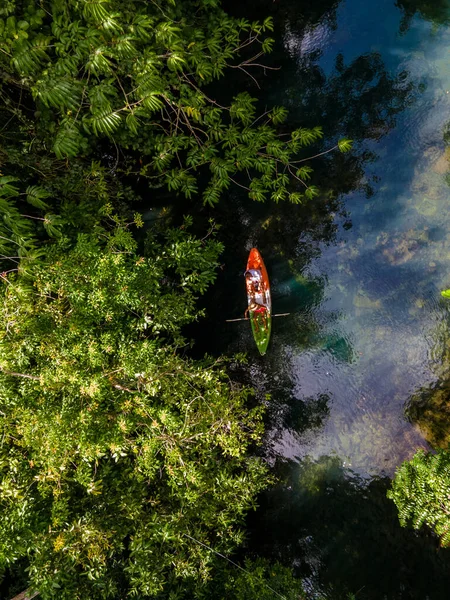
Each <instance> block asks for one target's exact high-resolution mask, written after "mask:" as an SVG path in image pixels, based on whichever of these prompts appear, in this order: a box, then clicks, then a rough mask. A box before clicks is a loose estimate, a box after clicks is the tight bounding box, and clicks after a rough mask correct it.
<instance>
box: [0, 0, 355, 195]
mask: <svg viewBox="0 0 450 600" xmlns="http://www.w3.org/2000/svg"><path fill="white" fill-rule="evenodd" d="M11 6H12V7H13V8H11V9H9V10H8V15H9V16H7V17H6V18H3V19H1V18H0V50H1V52H0V66H1V67H2V71H3V77H4V78H5V80H7V81H8V86H9V87H10V88H12V89H17V92H19V91H20V94H21V97H22V98H24V99H25V101H26V102H27V103H28V104H31V103H33V104H34V107H33V108H34V109H35V115H36V123H35V125H34V126H33V128H32V130H31V131H32V132H33V136H34V137H33V140H36V139H38V140H40V141H41V142H42V143H43V144H44V145H45V146H46V148H51V149H52V151H53V152H54V154H55V155H56V157H57V158H59V159H64V158H73V157H77V156H83V155H89V154H92V153H95V152H96V146H97V142H96V138H101V139H103V140H106V141H107V142H108V143H114V144H115V145H116V147H117V148H118V147H120V148H121V149H122V152H123V153H124V154H125V158H124V159H123V160H122V161H121V164H120V168H121V169H123V170H125V171H129V170H131V169H134V170H135V158H134V157H133V155H134V153H136V152H138V153H139V155H140V157H141V158H140V162H141V168H140V172H139V174H140V175H141V176H143V177H146V178H148V180H149V183H150V184H151V185H155V184H156V185H166V186H167V187H168V189H169V190H170V191H173V192H174V193H176V194H182V195H184V196H186V197H187V198H190V197H191V196H193V195H194V194H197V193H198V192H199V190H200V188H201V190H200V191H201V192H202V195H203V200H204V202H205V203H206V204H209V205H211V206H212V205H215V204H216V203H217V202H218V201H219V198H220V197H221V195H222V194H223V193H224V192H225V191H226V190H227V189H229V187H230V186H231V185H238V186H240V187H242V188H244V189H246V190H247V192H248V195H249V197H250V198H251V199H253V200H256V201H263V200H265V199H266V198H271V199H272V200H273V201H275V202H279V201H282V200H290V201H291V202H293V203H300V202H302V201H303V200H304V199H312V198H314V196H316V195H317V193H318V190H317V188H316V187H315V186H314V185H313V186H309V184H307V183H306V180H307V179H308V178H309V176H310V173H311V170H310V171H309V172H308V175H307V176H304V171H303V170H302V169H300V170H299V171H298V170H297V166H296V164H297V162H298V161H299V162H304V161H305V160H307V157H305V148H306V147H307V146H309V145H311V144H313V143H315V142H317V141H318V140H320V138H321V137H322V131H321V129H320V127H316V128H311V129H306V128H301V129H298V130H296V131H294V132H291V133H289V134H287V136H286V135H285V133H286V132H284V131H282V130H280V126H281V125H282V124H283V122H284V121H285V119H286V116H287V110H286V109H285V108H284V107H274V108H272V109H271V110H269V111H267V112H265V113H263V114H258V111H257V108H256V106H257V103H256V99H255V98H253V97H251V96H250V95H249V94H248V93H247V92H243V93H240V94H237V95H236V97H235V98H233V100H232V101H231V104H229V105H224V104H223V103H222V102H221V100H220V98H219V99H217V98H215V97H210V95H209V92H207V91H205V86H206V85H207V84H210V83H211V82H212V81H214V80H216V79H218V78H221V77H223V76H225V75H226V74H228V75H230V74H232V73H233V72H244V73H246V74H250V75H251V76H252V77H253V78H254V75H253V74H252V73H255V74H257V72H258V70H259V69H260V67H261V64H260V62H259V61H260V57H261V56H262V55H263V54H264V53H265V52H269V51H270V49H271V47H272V40H271V38H269V37H267V34H268V33H270V31H271V30H272V27H273V26H272V21H271V19H270V18H267V19H265V20H264V21H263V22H249V21H247V20H245V19H235V18H231V17H230V16H229V15H228V14H227V13H226V12H224V11H223V10H222V9H221V8H220V6H219V3H218V2H216V1H197V0H195V1H194V0H182V1H177V2H169V3H159V2H158V1H156V2H148V3H142V2H134V1H131V2H128V1H127V2H125V1H124V0H101V1H100V0H99V1H97V0H96V1H91V0H89V1H88V0H77V1H75V0H70V1H64V2H63V1H61V0H58V1H55V2H47V1H45V2H43V3H41V5H37V4H35V3H34V2H25V3H22V2H17V3H14V2H13V3H12V5H11ZM255 52H256V53H255ZM13 96H14V94H13ZM13 101H14V100H13ZM2 102H3V107H4V108H5V107H6V106H7V104H8V102H11V97H10V96H9V95H8V94H7V93H6V92H4V93H3V94H0V106H1V103H2ZM19 112H20V111H19ZM16 117H17V115H16ZM22 118H23V115H22ZM337 147H338V148H339V149H340V150H341V151H343V152H345V151H347V150H349V148H350V142H349V141H348V140H340V141H339V143H338V145H337ZM130 153H131V156H129V155H130ZM200 181H201V182H202V183H201V185H199V182H200ZM205 181H206V184H204V182H205ZM297 188H299V189H297Z"/></svg>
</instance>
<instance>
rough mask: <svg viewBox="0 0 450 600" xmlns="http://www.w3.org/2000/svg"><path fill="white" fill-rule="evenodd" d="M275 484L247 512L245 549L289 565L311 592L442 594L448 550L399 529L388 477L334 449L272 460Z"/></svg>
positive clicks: (390, 598) (339, 596)
mask: <svg viewBox="0 0 450 600" xmlns="http://www.w3.org/2000/svg"><path fill="white" fill-rule="evenodd" d="M277 468H278V474H279V476H280V480H281V482H280V484H279V485H278V486H277V487H276V488H275V489H274V490H272V491H271V492H269V493H267V494H266V495H265V496H263V497H262V498H261V509H260V510H259V511H258V513H257V515H256V517H253V523H252V518H251V520H250V526H251V530H252V535H251V538H250V539H249V542H248V546H247V552H248V553H249V554H252V553H253V552H256V553H258V554H263V555H265V556H267V557H270V558H271V559H278V560H280V561H282V562H284V563H285V564H290V565H292V566H294V568H295V569H296V571H297V575H299V576H301V577H303V578H304V580H305V582H306V585H307V586H308V587H309V590H310V594H311V595H310V597H311V598H313V597H317V596H316V594H318V593H321V594H323V595H324V596H325V597H326V598H329V599H330V600H344V599H346V598H347V595H346V594H347V592H352V593H354V594H356V597H357V598H358V600H382V599H386V600H397V599H398V600H400V599H401V600H426V599H433V600H441V599H442V600H446V599H447V598H448V590H449V585H450V569H449V567H450V550H443V549H439V548H438V544H437V540H436V539H435V538H433V537H432V536H431V535H429V534H427V533H425V532H421V533H419V534H418V533H417V532H413V531H411V530H407V529H401V528H400V527H399V525H398V516H397V513H396V509H395V506H394V505H393V503H392V502H390V501H388V500H387V499H386V491H387V488H388V486H389V480H388V479H387V478H378V479H372V480H371V481H365V480H363V479H361V478H360V477H358V476H357V475H356V474H354V473H352V472H351V471H349V470H348V469H345V468H344V467H343V466H342V463H341V461H340V460H339V459H338V458H336V457H322V458H320V459H319V460H317V461H312V460H310V459H308V458H306V459H305V460H303V461H302V462H301V463H295V464H293V463H290V462H280V463H278V465H277Z"/></svg>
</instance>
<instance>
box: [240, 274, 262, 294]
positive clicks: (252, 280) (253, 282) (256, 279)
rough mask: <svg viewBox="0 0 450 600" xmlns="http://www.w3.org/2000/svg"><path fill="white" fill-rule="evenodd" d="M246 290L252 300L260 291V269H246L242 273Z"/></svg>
mask: <svg viewBox="0 0 450 600" xmlns="http://www.w3.org/2000/svg"><path fill="white" fill-rule="evenodd" d="M244 275H245V282H246V285H247V290H248V292H249V294H250V295H251V296H253V299H254V297H255V294H257V293H259V292H260V291H261V280H262V273H261V271H260V269H248V270H247V271H245V273H244Z"/></svg>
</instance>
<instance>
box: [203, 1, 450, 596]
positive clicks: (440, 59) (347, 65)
mask: <svg viewBox="0 0 450 600" xmlns="http://www.w3.org/2000/svg"><path fill="white" fill-rule="evenodd" d="M266 8H267V9H268V10H270V9H271V10H272V11H273V12H274V15H275V20H276V23H277V26H278V27H279V28H280V30H281V31H282V32H283V43H282V46H280V47H279V48H278V50H277V53H276V56H275V62H276V61H278V63H279V64H281V66H282V67H283V69H282V71H280V73H278V74H276V75H272V76H271V77H270V78H269V80H268V81H267V82H266V84H265V86H264V92H265V95H266V100H267V102H268V103H269V104H273V103H276V104H285V105H287V106H288V107H289V109H290V117H289V119H290V125H292V126H298V125H301V124H304V125H306V126H308V125H315V124H318V123H319V124H321V125H323V128H324V131H325V133H326V136H327V138H328V140H329V145H330V146H331V145H333V143H335V140H336V138H337V137H339V136H340V135H346V136H348V137H351V138H353V139H354V141H355V153H354V155H352V156H351V157H343V156H334V157H332V158H330V159H327V160H326V161H322V162H320V161H317V162H316V163H315V164H314V166H315V167H316V174H317V175H318V177H319V178H320V181H321V185H322V189H323V195H322V197H321V198H320V199H318V200H317V201H314V203H313V205H312V206H307V207H291V206H289V207H286V206H273V205H269V206H268V205H265V206H249V205H248V202H247V201H246V200H243V199H242V198H240V197H238V196H236V197H230V198H229V199H228V205H227V206H226V207H225V208H223V209H221V210H222V214H221V218H220V219H219V220H222V221H223V220H224V221H225V222H227V221H228V222H230V221H232V222H233V227H232V229H231V228H225V230H224V231H223V233H222V235H223V238H224V240H225V242H226V245H227V251H226V254H225V257H224V263H225V264H224V271H223V272H222V273H221V275H220V277H219V281H218V285H217V287H216V289H215V291H214V292H213V297H212V299H213V302H212V303H211V307H210V311H209V312H210V322H209V329H208V331H209V332H213V334H214V335H212V336H211V337H210V338H209V339H210V340H211V339H214V340H215V342H214V343H213V344H211V342H209V347H208V349H209V350H210V351H211V350H212V351H220V352H226V353H229V354H231V353H233V352H236V351H240V352H241V351H243V352H247V353H248V355H249V363H248V365H247V367H245V368H244V369H243V370H242V369H241V370H239V371H238V372H239V373H240V374H241V376H242V377H243V378H244V379H245V380H247V381H249V382H250V383H251V384H252V385H253V386H255V387H256V389H257V390H258V394H259V396H260V398H264V395H265V394H270V399H268V400H267V405H268V434H267V438H266V441H265V445H264V454H265V456H266V458H267V460H269V461H270V462H271V464H273V465H275V466H276V467H277V468H278V471H279V472H280V474H281V477H282V479H281V481H282V483H281V484H280V486H279V488H278V489H277V490H276V491H274V492H271V493H270V494H268V495H267V497H265V498H264V499H263V500H262V508H261V510H260V511H259V512H258V514H257V516H256V518H255V521H254V523H253V527H254V535H253V542H252V543H253V547H258V548H259V549H260V550H261V549H262V548H263V549H264V551H265V552H266V553H268V554H270V555H272V556H278V557H282V558H283V559H284V560H287V561H288V562H290V563H291V564H293V565H296V566H297V567H298V568H299V570H300V572H301V573H302V574H303V575H304V576H305V581H306V582H307V583H308V585H310V591H311V594H312V595H314V594H315V593H316V592H317V590H320V591H321V592H322V593H325V594H326V595H327V597H330V598H341V597H344V595H345V592H346V590H350V591H352V592H354V593H355V592H358V595H357V597H358V598H374V599H375V598H377V599H378V598H389V599H390V598H418V599H419V598H420V599H424V598H432V599H434V598H448V597H449V592H448V589H449V588H448V584H449V581H448V575H447V573H449V572H450V569H449V566H450V557H449V555H448V553H447V551H440V552H439V553H437V552H436V543H435V542H434V541H433V540H432V539H431V538H427V537H417V536H416V534H413V533H411V532H405V531H403V530H400V528H399V526H398V524H397V520H396V515H395V510H394V509H393V506H392V505H391V504H390V503H389V502H388V501H387V500H385V492H386V488H387V486H388V485H389V480H388V477H391V476H392V475H393V473H394V472H395V468H396V467H397V466H398V465H399V464H400V463H401V462H402V461H404V460H406V459H408V458H410V457H411V456H412V455H413V454H414V452H415V451H416V450H417V449H418V448H425V449H428V448H429V447H430V446H429V444H428V440H427V437H426V433H425V431H426V430H425V428H424V427H423V426H421V423H420V419H419V420H417V419H409V418H408V417H407V416H406V414H405V409H407V408H408V406H409V405H410V403H411V398H412V397H413V396H414V395H415V394H416V393H417V392H418V391H419V390H422V389H424V388H430V387H433V386H434V385H436V384H437V382H438V379H439V376H440V373H441V372H442V365H441V364H440V357H441V354H442V344H443V342H442V331H443V328H444V326H445V322H446V320H447V318H448V308H447V303H448V301H447V303H446V301H444V300H442V299H441V298H440V290H442V289H446V288H448V287H450V187H449V185H448V182H447V179H446V174H447V172H448V171H449V168H450V163H449V162H448V160H447V157H448V156H450V155H447V154H446V145H445V143H444V135H445V132H446V127H447V123H448V121H450V60H449V50H450V26H449V25H448V17H449V16H450V2H447V1H444V0H441V2H436V3H434V4H433V3H428V4H427V3H425V2H421V1H420V0H403V2H400V1H399V2H398V6H397V5H396V3H395V2H394V0H374V1H373V2H371V3H369V2H361V1H360V0H346V1H342V2H316V3H315V6H314V7H309V8H308V4H307V3H306V2H305V3H303V6H302V7H301V8H300V7H299V6H298V5H297V4H295V3H289V2H287V3H284V4H283V5H282V3H281V2H279V3H278V2H277V3H276V5H275V7H273V6H272V8H271V7H270V6H269V3H268V4H267V6H266ZM305 24H306V26H305ZM278 33H279V32H278ZM328 188H330V189H334V190H336V191H337V195H335V196H333V195H332V194H328V193H327V189H328ZM253 245H257V246H258V248H259V249H260V251H261V252H262V254H263V256H264V258H265V260H266V264H267V267H268V270H269V276H270V277H271V282H272V289H273V305H274V311H275V312H290V313H291V315H290V316H289V317H287V318H286V319H285V320H282V319H279V320H276V319H275V322H274V325H273V341H272V345H271V348H270V349H269V352H268V354H267V356H266V357H264V358H260V357H259V356H258V355H257V351H256V349H254V348H253V345H252V339H251V334H250V331H249V327H248V326H247V325H248V324H246V323H239V324H232V325H231V324H230V325H223V324H222V322H223V319H224V318H226V316H228V315H229V317H230V318H232V317H235V316H239V314H240V313H242V312H243V310H244V308H245V295H244V284H243V282H242V281H241V280H242V270H243V268H244V265H245V261H246V256H247V253H248V250H249V249H250V248H251V247H252V246H253ZM225 314H226V316H225ZM207 346H208V345H207ZM449 425H450V424H449ZM311 481H312V482H313V483H314V485H312V484H311ZM310 484H311V485H310ZM308 486H309V487H308ZM342 504H345V505H347V508H343V506H342ZM349 507H350V508H349ZM321 511H323V514H322V513H321ZM318 515H319V516H318ZM342 519H343V520H344V521H345V520H346V519H347V521H348V522H347V521H345V523H344V524H343V522H342ZM355 519H356V522H354V520H355ZM262 531H263V534H262V533H261V532H262ZM374 532H376V533H374ZM249 547H250V548H251V547H252V545H251V544H250V546H249ZM406 547H407V548H408V551H407V552H405V548H406ZM383 561H385V562H386V561H387V562H388V566H387V565H386V564H385V565H384V567H383V566H382V565H383V564H384V563H383ZM417 565H421V568H423V569H424V570H425V571H426V572H427V573H428V575H424V573H423V572H422V571H421V572H420V573H419V569H418V567H417ZM383 569H384V576H383ZM355 573H358V575H355Z"/></svg>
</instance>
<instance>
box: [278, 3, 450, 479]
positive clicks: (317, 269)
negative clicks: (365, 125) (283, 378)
mask: <svg viewBox="0 0 450 600" xmlns="http://www.w3.org/2000/svg"><path fill="white" fill-rule="evenodd" d="M380 14H383V15H384V18H383V19H380ZM401 19H402V11H400V10H399V9H398V8H397V7H395V6H394V5H393V2H392V1H390V0H383V1H381V2H376V3H361V2H358V1H357V0H347V2H345V3H341V4H340V5H339V8H338V10H337V15H336V22H337V28H336V30H334V31H333V29H332V27H330V26H329V25H328V24H327V23H326V22H324V23H319V24H318V25H317V26H316V27H315V28H311V29H310V30H308V31H307V32H306V35H305V37H304V38H303V39H301V40H298V39H297V40H295V35H294V34H292V33H290V32H289V31H288V33H287V34H286V37H285V44H286V47H287V50H288V52H289V53H290V54H291V55H292V54H295V53H298V60H299V63H301V62H303V63H304V61H305V56H304V54H305V52H314V51H316V50H318V49H320V50H321V53H322V55H321V57H320V58H319V60H318V64H319V66H320V67H321V69H323V71H324V72H325V73H326V74H327V75H328V76H330V75H331V74H332V71H333V68H334V65H335V63H336V56H337V55H338V54H342V56H343V60H344V63H345V64H346V65H347V64H351V62H352V61H354V60H355V59H357V57H359V56H361V55H364V54H366V53H370V52H374V51H376V52H377V53H379V54H380V55H381V57H382V59H383V62H384V64H385V66H386V68H387V69H388V70H389V73H390V75H391V76H392V77H396V76H398V75H399V74H400V73H402V72H403V73H407V79H408V80H409V81H412V82H413V83H414V85H415V87H416V89H417V90H418V92H417V93H416V95H415V98H414V102H412V103H411V104H410V105H409V106H407V107H406V108H405V109H404V110H403V111H402V112H399V113H398V115H397V116H396V125H395V127H394V128H393V129H391V131H389V133H387V135H383V136H380V137H379V139H377V140H370V141H363V142H360V143H359V144H358V146H359V148H360V149H362V150H365V149H368V150H371V151H373V152H374V153H375V154H376V155H377V159H376V160H375V161H373V162H372V163H371V164H368V165H366V169H365V179H366V180H367V181H370V182H371V187H372V189H373V192H374V193H373V195H372V196H371V197H370V198H367V197H366V195H365V194H364V193H363V192H360V191H357V192H353V193H350V194H347V195H346V196H345V197H344V199H343V201H344V204H345V208H346V209H347V211H348V212H349V214H350V219H351V221H352V228H351V229H349V230H344V229H342V227H339V229H338V234H337V237H336V240H335V243H334V244H328V243H327V244H319V248H320V253H319V255H318V257H317V258H316V259H314V260H312V261H311V262H310V263H309V265H308V266H307V267H306V269H305V270H303V273H302V275H303V276H304V277H305V278H306V279H315V278H317V277H319V278H321V279H322V280H324V281H325V282H326V283H325V285H324V289H323V298H322V301H321V303H320V305H318V306H313V307H311V308H310V310H311V311H312V312H313V313H314V318H315V319H316V320H317V321H318V322H320V324H321V328H322V329H321V339H322V343H321V345H320V344H319V346H316V347H311V348H308V343H305V345H304V347H302V348H298V346H295V345H294V347H292V346H291V344H290V340H289V333H290V332H289V330H287V331H286V332H283V338H282V340H278V343H277V342H274V347H275V348H276V349H277V350H276V351H278V352H282V353H283V355H284V359H285V360H286V361H287V364H289V369H290V378H291V380H292V382H293V388H292V393H293V395H294V396H295V398H297V399H298V400H299V401H302V400H303V399H304V398H305V397H311V396H318V395H320V394H328V395H329V397H330V403H329V414H328V416H327V418H326V420H325V422H324V424H323V428H322V429H321V430H317V429H316V430H313V431H311V432H309V433H308V432H305V431H301V432H300V433H298V432H297V431H295V429H292V428H286V429H285V430H284V431H283V432H280V431H279V430H278V431H276V432H275V433H274V436H273V450H274V451H275V452H276V453H281V454H282V455H283V456H285V457H288V458H299V457H303V456H305V455H309V456H312V457H314V458H318V457H319V456H321V455H324V454H325V455H329V454H336V455H337V456H339V457H341V459H342V461H343V462H344V464H346V465H351V466H352V468H353V469H354V470H355V471H357V472H360V473H361V474H370V475H374V474H383V473H387V474H392V473H393V471H394V470H395V467H396V466H397V465H398V464H399V463H400V462H401V461H402V460H404V459H406V458H408V457H410V456H411V455H412V454H413V452H414V451H415V450H416V449H417V448H419V447H426V442H425V441H424V439H423V437H422V435H421V434H420V432H419V431H418V429H417V428H415V427H414V426H413V425H412V424H410V423H409V422H408V421H407V420H406V418H405V416H404V408H405V405H406V404H407V403H408V400H409V398H410V396H411V395H412V394H414V392H416V391H417V389H419V388H421V387H422V386H426V385H429V384H431V383H432V382H434V381H435V379H436V374H435V372H434V371H433V369H432V368H431V366H430V356H431V354H432V351H433V347H434V345H435V343H436V342H435V335H436V331H437V327H438V326H439V323H440V322H441V321H442V320H443V319H444V318H445V314H446V310H445V308H444V306H443V302H442V301H441V300H440V296H439V291H440V290H441V289H444V288H446V287H450V203H449V195H450V188H449V186H448V185H447V183H446V181H445V173H446V171H447V170H448V162H447V160H446V156H445V145H444V141H443V130H444V127H445V125H446V123H447V122H448V120H449V118H450V94H449V91H450V61H449V60H448V53H449V48H450V29H449V28H448V27H441V28H438V29H436V28H435V27H433V25H432V24H430V23H427V22H426V21H424V20H422V19H421V18H420V17H417V16H416V17H415V18H414V19H413V20H412V21H411V23H410V27H409V29H408V31H407V32H406V33H404V34H401V33H400V25H401ZM405 77H406V76H405ZM325 130H326V125H325ZM374 177H375V179H374ZM374 181H375V183H374ZM336 222H337V223H338V224H339V225H342V223H343V222H344V219H342V218H341V219H340V218H339V217H337V221H336ZM303 243H304V241H303V240H300V241H299V244H298V246H299V248H298V251H299V252H300V253H301V252H302V244H303ZM274 278H275V279H276V273H275V277H274ZM293 288H295V279H294V278H293V279H291V280H283V281H279V282H278V283H276V285H275V290H274V294H275V297H276V295H277V293H279V295H280V296H281V297H283V296H284V298H285V300H286V302H285V303H284V304H283V308H284V310H286V305H288V308H292V309H293V310H294V311H295V302H290V297H292V292H291V290H292V289H293ZM286 292H287V293H286ZM308 308H309V307H306V309H307V310H308ZM336 314H338V315H339V317H338V318H337V319H336V318H335V316H336ZM299 317H301V314H299ZM331 317H332V318H331ZM276 325H278V323H277V324H276ZM277 329H278V327H275V328H274V337H276V336H280V333H279V332H278V331H277ZM330 339H334V340H335V342H334V344H333V343H331V344H329V343H328V341H327V340H330ZM336 340H340V343H337V342H336ZM310 341H311V340H310ZM348 348H351V352H350V353H349V351H348ZM342 349H343V350H342Z"/></svg>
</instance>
